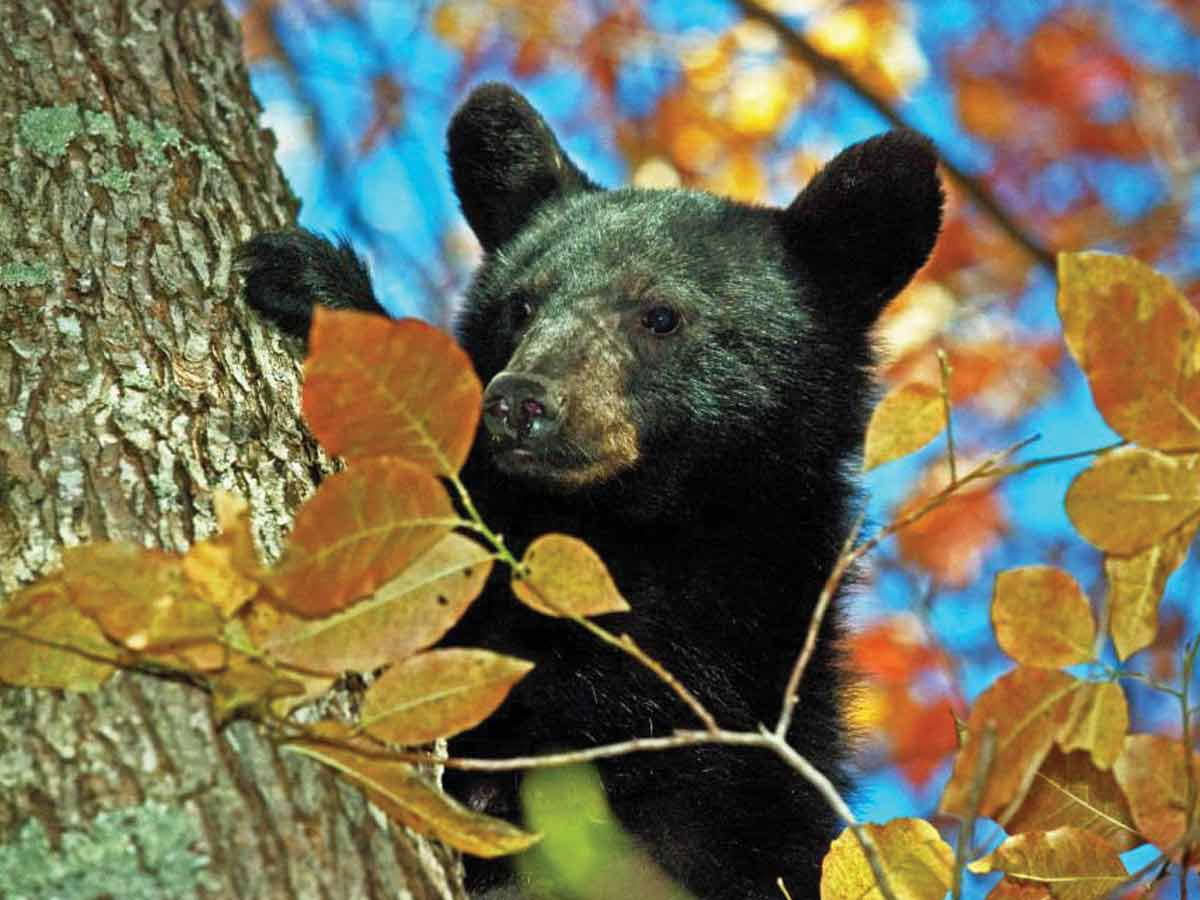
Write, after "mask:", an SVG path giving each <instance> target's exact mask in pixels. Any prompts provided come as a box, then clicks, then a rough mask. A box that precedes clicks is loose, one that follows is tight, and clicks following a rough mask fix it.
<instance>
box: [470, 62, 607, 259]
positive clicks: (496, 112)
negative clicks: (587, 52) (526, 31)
mask: <svg viewBox="0 0 1200 900" xmlns="http://www.w3.org/2000/svg"><path fill="white" fill-rule="evenodd" d="M446 137H447V144H448V155H449V157H450V177H451V178H452V179H453V180H454V191H455V193H456V194H458V202H459V203H460V204H461V205H462V211H463V215H464V216H466V217H467V222H468V224H470V226H471V230H472V231H474V232H475V236H476V237H477V238H479V243H480V244H482V245H483V249H484V250H486V251H488V252H490V251H492V250H495V249H496V248H497V247H499V246H500V245H502V244H504V243H505V242H506V241H508V240H509V239H510V238H511V237H512V236H513V235H515V234H516V233H517V232H518V231H520V230H521V229H522V228H524V227H525V225H526V224H527V223H528V221H529V218H530V217H531V216H532V215H533V213H534V212H536V211H537V209H538V208H539V207H540V206H541V205H542V204H543V203H545V202H546V201H547V200H550V199H552V198H554V197H560V196H565V195H567V194H570V193H574V192H576V191H596V190H600V188H599V187H598V186H597V185H595V184H593V183H592V181H591V180H590V179H588V177H587V176H586V175H584V174H583V172H581V171H580V170H579V168H578V167H577V166H576V165H575V164H574V163H573V162H571V160H570V159H569V158H568V157H567V154H566V152H565V151H564V150H563V149H562V147H560V146H559V144H558V140H557V139H556V138H555V137H554V132H552V131H551V130H550V126H549V125H547V124H546V121H545V120H544V119H543V118H542V117H541V116H540V115H539V114H538V111H537V110H536V109H534V108H533V107H532V106H530V105H529V101H527V100H526V99H525V98H524V97H522V96H521V95H520V94H519V93H517V92H516V91H515V90H513V89H512V88H511V87H509V86H508V85H506V84H496V83H490V84H484V85H480V86H479V87H477V88H476V89H475V90H474V91H472V92H471V96H469V97H468V98H467V99H466V101H465V102H464V103H463V105H462V106H460V107H459V108H458V112H456V113H455V114H454V118H453V119H451V120H450V128H449V129H448V131H447V135H446Z"/></svg>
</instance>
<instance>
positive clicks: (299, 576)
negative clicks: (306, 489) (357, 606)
mask: <svg viewBox="0 0 1200 900" xmlns="http://www.w3.org/2000/svg"><path fill="white" fill-rule="evenodd" d="M455 521H456V518H455V515H454V508H453V507H452V506H451V505H450V498H449V497H447V496H446V491H445V489H444V488H443V487H442V485H441V484H440V483H439V482H438V480H437V479H436V478H434V477H433V476H432V475H430V474H428V473H427V472H424V471H422V470H421V469H418V468H416V467H415V466H412V465H410V464H409V463H407V462H405V461H403V460H401V459H397V458H395V457H377V458H373V459H364V460H361V461H360V462H358V463H356V464H355V465H354V467H353V468H351V469H349V470H348V471H345V472H338V473H337V474H335V475H331V476H329V477H328V478H326V479H325V480H324V481H323V482H321V486H320V487H319V488H317V492H316V493H315V494H313V496H312V497H310V498H309V499H308V502H307V503H305V504H304V505H303V506H302V507H300V511H299V512H298V513H297V514H296V524H295V527H294V529H293V530H292V534H291V538H290V539H289V541H288V545H287V548H286V549H285V550H284V553H283V558H282V559H281V560H280V562H279V565H278V566H276V568H275V570H274V571H273V572H272V573H271V574H270V576H269V581H268V586H269V587H270V589H271V591H272V593H273V594H274V595H275V599H274V600H273V603H274V605H275V606H277V607H279V608H280V609H282V610H285V611H287V612H291V613H295V614H296V615H300V616H309V617H313V618H316V617H320V616H325V615H328V614H329V613H332V612H336V611H337V610H339V609H342V608H343V607H345V606H347V605H349V604H350V603H351V602H353V601H354V600H357V599H359V598H360V597H363V596H364V595H366V594H369V593H371V592H372V591H374V590H375V589H376V588H378V587H379V586H380V585H382V584H384V583H385V582H387V581H389V580H390V579H391V578H393V577H395V576H396V574H397V573H398V572H400V571H401V570H402V569H404V567H405V566H407V565H408V564H409V563H411V562H412V561H413V560H414V559H416V558H417V557H418V556H420V555H421V554H422V553H424V552H425V551H426V550H428V549H429V548H430V547H431V546H433V545H434V544H435V543H437V541H438V540H439V539H440V538H441V537H442V535H444V534H445V533H446V532H448V531H449V530H450V529H451V528H452V527H453V525H454V523H455Z"/></svg>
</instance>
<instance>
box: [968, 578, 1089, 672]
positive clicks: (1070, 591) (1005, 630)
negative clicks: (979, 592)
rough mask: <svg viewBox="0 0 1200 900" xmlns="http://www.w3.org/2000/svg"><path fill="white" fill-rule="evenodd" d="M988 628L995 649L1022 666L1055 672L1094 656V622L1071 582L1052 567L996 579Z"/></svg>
mask: <svg viewBox="0 0 1200 900" xmlns="http://www.w3.org/2000/svg"><path fill="white" fill-rule="evenodd" d="M992 623H993V625H994V626H995V629H996V641H997V643H999V644H1000V649H1002V650H1003V651H1004V652H1005V653H1007V654H1008V655H1009V656H1011V657H1012V658H1013V659H1015V660H1016V661H1017V662H1019V663H1021V664H1022V665H1026V666H1039V667H1041V668H1046V669H1057V668H1061V667H1063V666H1072V665H1075V664H1076V663H1082V662H1086V661H1088V660H1089V659H1091V658H1092V657H1093V656H1094V651H1093V644H1094V643H1095V639H1096V623H1095V621H1094V620H1093V619H1092V609H1091V607H1090V606H1089V605H1088V601H1087V597H1085V596H1084V595H1083V590H1082V589H1081V588H1080V587H1079V584H1078V583H1077V582H1076V581H1075V579H1074V578H1072V577H1071V576H1070V574H1068V573H1067V572H1064V571H1063V570H1062V569H1058V568H1055V567H1053V566H1023V567H1021V568H1019V569H1008V570H1007V571H1004V572H1001V573H1000V574H999V575H997V576H996V588H995V592H994V594H993V596H992Z"/></svg>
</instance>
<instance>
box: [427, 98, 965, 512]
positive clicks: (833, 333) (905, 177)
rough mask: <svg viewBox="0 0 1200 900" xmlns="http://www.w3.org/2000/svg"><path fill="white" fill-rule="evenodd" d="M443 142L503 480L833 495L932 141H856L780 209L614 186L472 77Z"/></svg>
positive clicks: (491, 436) (913, 222) (917, 216)
mask: <svg viewBox="0 0 1200 900" xmlns="http://www.w3.org/2000/svg"><path fill="white" fill-rule="evenodd" d="M448 137H449V158H450V167H451V174H452V177H453V181H454V187H455V190H456V192H457V194H458V197H459V200H460V202H461V205H462V209H463V212H464V214H465V216H466V218H467V221H468V222H469V224H470V226H471V228H472V229H473V230H474V232H475V234H476V235H477V236H478V238H479V241H480V243H481V244H482V245H483V249H484V251H485V257H484V261H483V264H482V266H481V268H480V270H479V272H478V274H477V276H476V278H475V280H474V282H473V284H472V287H471V289H470V292H469V295H468V298H467V301H466V303H465V305H464V310H463V313H462V316H461V318H460V321H459V323H458V331H459V338H460V340H461V342H462V344H463V346H464V347H465V348H466V350H467V352H468V353H469V354H470V355H471V357H472V359H473V360H474V362H475V365H476V367H477V369H478V371H479V375H480V377H481V378H482V379H483V380H484V382H485V384H486V385H487V388H486V393H485V397H484V421H485V424H486V434H487V437H486V438H485V440H486V441H487V444H488V446H487V448H486V450H485V452H486V453H487V455H488V456H489V457H490V460H491V462H492V463H493V464H494V466H495V467H496V468H497V469H498V470H499V471H500V472H502V473H503V474H504V475H505V476H509V477H511V478H513V479H515V480H516V481H518V482H520V483H521V484H522V485H525V486H526V487H527V489H529V490H533V491H542V492H545V493H548V494H552V495H554V494H557V495H559V496H562V495H572V496H574V495H578V494H579V493H580V492H583V493H592V494H597V493H599V494H603V493H604V492H606V491H611V490H619V491H622V492H624V493H625V495H626V496H630V495H631V492H632V496H633V497H634V498H636V499H640V501H641V502H640V503H636V504H624V506H625V507H629V506H631V505H632V506H636V507H637V508H639V509H643V510H649V511H654V510H670V509H672V508H674V507H676V506H677V505H678V504H677V502H675V501H677V500H678V498H680V497H681V496H684V495H686V496H688V497H689V498H691V499H692V500H695V499H696V498H698V497H702V496H704V493H703V492H704V491H705V490H706V488H705V486H706V485H711V484H718V485H720V486H721V487H720V489H719V490H720V491H722V492H724V494H725V495H726V496H721V497H715V498H712V499H714V500H715V501H716V502H717V503H718V504H724V505H726V506H728V505H730V504H735V505H744V502H745V498H746V497H747V496H753V495H754V494H755V493H756V492H758V493H762V492H766V493H772V492H774V491H775V490H776V488H777V486H779V485H781V484H784V485H797V487H796V490H795V491H793V492H792V493H794V494H795V496H792V497H788V496H774V497H772V496H768V497H765V498H764V499H765V500H767V501H775V500H779V501H788V500H796V501H800V502H803V501H805V498H806V497H810V496H811V498H812V499H817V498H819V497H820V496H823V495H824V494H825V491H824V490H823V489H822V488H821V481H822V480H833V481H837V482H838V483H839V485H840V483H841V481H842V479H843V477H844V473H843V469H844V468H845V462H846V460H847V459H849V458H852V457H853V455H854V454H855V453H856V452H857V450H858V448H859V445H860V443H861V439H862V432H863V428H864V420H865V416H866V413H867V411H868V407H869V403H870V367H871V365H872V353H871V341H870V336H869V332H870V329H871V326H872V324H873V323H874V321H875V319H876V317H877V316H878V315H879V313H880V311H881V310H882V309H883V307H884V306H885V305H886V304H887V302H888V301H889V300H890V299H891V298H892V297H894V296H895V295H896V293H897V292H899V291H900V289H901V288H902V287H904V285H905V284H906V283H907V282H908V280H909V279H910V278H911V277H912V275H913V273H914V272H916V270H917V269H918V268H919V267H920V266H921V265H922V264H923V263H924V262H925V260H926V258H927V257H928V255H929V252H930V250H931V248H932V247H933V244H934V240H935V238H936V236H937V232H938V228H939V226H940V222H941V208H942V189H941V186H940V183H939V181H938V177H937V174H936V157H935V154H934V151H933V149H932V147H931V145H930V143H929V141H927V140H926V139H925V138H923V137H920V136H919V135H917V134H915V133H912V132H904V131H896V132H891V133H888V134H884V135H882V136H880V137H876V138H872V139H871V140H868V141H865V142H863V143H860V144H856V145H854V146H852V147H850V148H849V149H847V150H845V151H844V152H843V153H841V154H840V155H839V156H837V157H836V158H835V159H834V160H833V161H832V162H830V163H829V164H828V165H827V166H826V167H825V168H824V169H823V170H822V171H821V172H820V173H819V174H818V175H817V176H816V177H815V178H813V179H812V181H811V182H810V183H809V184H808V185H807V186H806V187H805V188H804V190H803V191H801V193H800V194H799V196H797V197H796V198H795V200H794V201H793V202H792V203H791V204H790V205H789V206H788V207H787V208H784V209H778V208H768V207H761V206H751V205H747V204H743V203H738V202H734V201H732V200H727V199H722V198H718V197H715V196H712V195H711V194H707V193H704V192H701V191H695V190H683V189H671V190H643V189H637V188H622V189H619V190H612V191H608V190H603V189H601V188H600V187H599V186H597V185H596V184H594V183H593V182H592V181H591V180H590V179H589V178H588V177H587V176H586V175H584V174H583V173H582V172H581V171H580V170H579V168H578V167H576V165H575V164H574V163H573V162H572V161H571V160H570V158H569V157H568V156H567V154H566V153H565V152H564V151H563V149H562V147H561V146H560V145H559V142H558V141H557V140H556V138H555V136H554V134H553V133H552V132H551V130H550V128H549V127H548V126H547V124H546V123H545V121H544V120H543V119H542V117H541V116H540V115H539V114H538V113H537V112H536V111H535V110H534V109H533V107H531V106H530V105H529V103H528V102H526V100H525V99H524V98H523V97H522V96H521V95H520V94H518V93H516V92H515V91H513V90H512V89H511V88H509V87H507V86H504V85H498V84H488V85H484V86H482V87H480V88H478V89H476V90H475V91H474V92H473V93H472V94H471V96H470V97H469V98H468V99H467V101H466V102H465V103H464V104H463V105H462V107H461V108H460V109H459V110H458V112H457V113H456V115H455V116H454V119H453V121H452V122H451V124H450V128H449V135H448ZM784 473H786V475H785V474H784ZM839 490H840V488H839ZM698 492H699V493H698ZM784 493H785V494H786V493H787V491H786V490H784ZM834 493H835V494H837V493H838V491H834ZM841 493H843V494H844V493H845V492H844V491H841Z"/></svg>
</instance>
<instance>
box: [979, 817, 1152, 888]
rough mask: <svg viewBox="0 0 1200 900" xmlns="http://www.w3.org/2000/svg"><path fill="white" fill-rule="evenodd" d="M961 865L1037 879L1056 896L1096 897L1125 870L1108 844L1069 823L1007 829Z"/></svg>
mask: <svg viewBox="0 0 1200 900" xmlns="http://www.w3.org/2000/svg"><path fill="white" fill-rule="evenodd" d="M967 868H969V869H970V870H971V871H972V872H975V873H976V874H979V875H985V874H987V873H988V872H1004V873H1005V874H1007V875H1008V876H1009V877H1011V878H1019V879H1023V880H1026V881H1032V882H1035V883H1038V884H1043V885H1045V886H1046V887H1047V888H1048V889H1049V891H1050V896H1052V897H1054V898H1056V900H1100V898H1102V897H1107V896H1108V895H1109V893H1110V892H1112V890H1113V889H1114V888H1116V887H1118V886H1119V885H1120V884H1122V883H1123V882H1124V881H1125V879H1126V878H1128V876H1129V873H1128V872H1127V871H1126V870H1125V866H1124V865H1122V863H1121V857H1120V855H1119V854H1118V853H1117V851H1116V850H1115V849H1114V848H1113V847H1112V845H1111V844H1109V843H1107V842H1106V841H1104V839H1103V838H1099V837H1097V836H1096V835H1094V834H1091V833H1089V832H1087V831H1082V830H1080V829H1078V828H1071V827H1064V828H1056V829H1055V830H1054V831H1031V832H1028V833H1026V834H1018V835H1013V836H1012V837H1010V838H1008V839H1007V840H1005V841H1004V843H1002V844H1001V845H1000V846H999V847H997V848H996V850H995V852H993V853H990V854H988V855H987V856H985V857H984V858H983V859H979V860H976V861H975V862H973V863H970V864H969V865H968V866H967Z"/></svg>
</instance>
